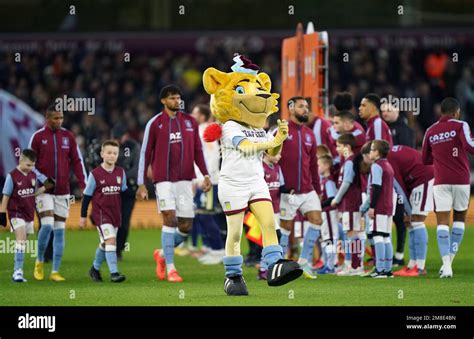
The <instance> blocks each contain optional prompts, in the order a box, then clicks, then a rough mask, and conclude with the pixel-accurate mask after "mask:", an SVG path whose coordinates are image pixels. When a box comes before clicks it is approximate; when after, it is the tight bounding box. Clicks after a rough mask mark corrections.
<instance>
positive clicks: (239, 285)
mask: <svg viewBox="0 0 474 339" xmlns="http://www.w3.org/2000/svg"><path fill="white" fill-rule="evenodd" d="M233 60H234V61H235V64H234V65H233V66H232V67H231V69H232V72H229V73H225V72H221V71H219V70H217V69H215V68H212V67H211V68H208V69H207V70H206V71H205V72H204V75H203V84H204V89H205V90H206V92H207V93H208V94H210V95H211V111H212V114H213V115H214V117H215V118H216V119H217V120H218V121H219V122H220V124H221V125H218V124H213V125H211V126H209V127H208V129H207V130H206V131H205V133H204V138H205V139H206V141H213V140H217V139H220V142H221V154H222V167H221V171H220V176H219V184H218V187H219V188H218V191H219V202H220V204H221V205H222V209H223V210H224V213H225V214H226V220H227V240H226V244H225V257H224V260H223V263H224V267H225V281H224V291H225V292H226V293H227V295H248V290H247V286H246V284H245V280H244V278H243V276H242V263H243V258H242V255H241V254H240V240H241V237H242V228H243V220H244V215H245V211H246V210H247V209H250V211H251V212H252V213H253V214H254V215H255V217H256V218H257V220H258V221H259V223H260V225H261V227H262V236H263V251H262V257H263V260H264V263H265V264H266V265H267V266H268V278H267V283H268V285H269V286H280V285H283V284H286V283H288V282H290V281H292V280H294V279H296V278H298V277H299V276H300V275H301V274H302V270H301V268H300V267H299V265H298V264H297V263H296V262H294V261H291V260H285V259H283V251H282V248H281V247H280V245H279V244H278V237H277V234H276V230H275V219H274V213H273V207H272V203H271V197H270V193H269V190H268V186H267V183H266V182H265V179H264V172H263V166H262V157H263V153H264V152H268V153H269V154H270V155H275V154H277V153H278V152H280V150H281V148H282V146H283V142H284V141H285V139H286V138H287V136H288V123H287V122H286V121H280V120H278V129H277V132H276V134H275V135H274V136H273V135H271V134H267V133H266V132H265V130H264V129H263V127H264V125H265V122H266V120H267V118H268V116H270V115H271V114H273V113H275V112H277V111H278V108H277V99H278V98H279V95H278V94H276V93H271V86H272V83H271V80H270V77H269V76H268V75H267V74H266V73H263V72H260V73H259V72H258V71H259V67H258V66H257V65H255V64H252V63H251V61H250V60H248V59H247V58H245V57H244V56H242V55H236V56H235V57H234V59H233Z"/></svg>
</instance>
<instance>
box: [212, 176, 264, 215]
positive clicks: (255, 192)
mask: <svg viewBox="0 0 474 339" xmlns="http://www.w3.org/2000/svg"><path fill="white" fill-rule="evenodd" d="M218 191H219V192H218V195H219V202H220V203H221V206H222V209H223V211H224V213H225V214H226V215H232V214H237V213H240V212H243V211H245V210H246V209H247V208H248V206H249V205H250V204H251V203H253V202H257V201H269V202H271V201H272V198H271V196H270V191H269V190H268V185H267V183H266V182H265V180H264V179H263V178H262V179H261V180H258V181H256V182H254V183H253V184H252V185H248V186H247V185H242V186H237V185H232V184H230V185H229V184H228V183H227V182H226V181H224V180H219V187H218Z"/></svg>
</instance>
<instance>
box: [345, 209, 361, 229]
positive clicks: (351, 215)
mask: <svg viewBox="0 0 474 339" xmlns="http://www.w3.org/2000/svg"><path fill="white" fill-rule="evenodd" d="M340 213H341V216H342V217H341V219H342V230H343V231H344V232H349V231H356V232H360V231H362V225H361V215H360V212H347V211H346V212H340Z"/></svg>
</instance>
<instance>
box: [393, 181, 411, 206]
mask: <svg viewBox="0 0 474 339" xmlns="http://www.w3.org/2000/svg"><path fill="white" fill-rule="evenodd" d="M393 188H394V189H395V192H396V193H397V194H398V195H399V196H401V197H402V199H403V208H404V209H405V214H406V215H411V205H410V200H409V199H408V198H407V196H406V194H405V191H404V190H403V188H402V186H401V185H400V183H399V182H398V181H397V179H395V178H393Z"/></svg>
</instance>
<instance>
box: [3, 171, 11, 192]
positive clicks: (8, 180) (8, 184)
mask: <svg viewBox="0 0 474 339" xmlns="http://www.w3.org/2000/svg"><path fill="white" fill-rule="evenodd" d="M2 194H3V195H8V196H9V197H10V196H11V195H12V194H13V179H12V176H11V175H10V174H7V177H6V178H5V183H4V184H3V190H2Z"/></svg>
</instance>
